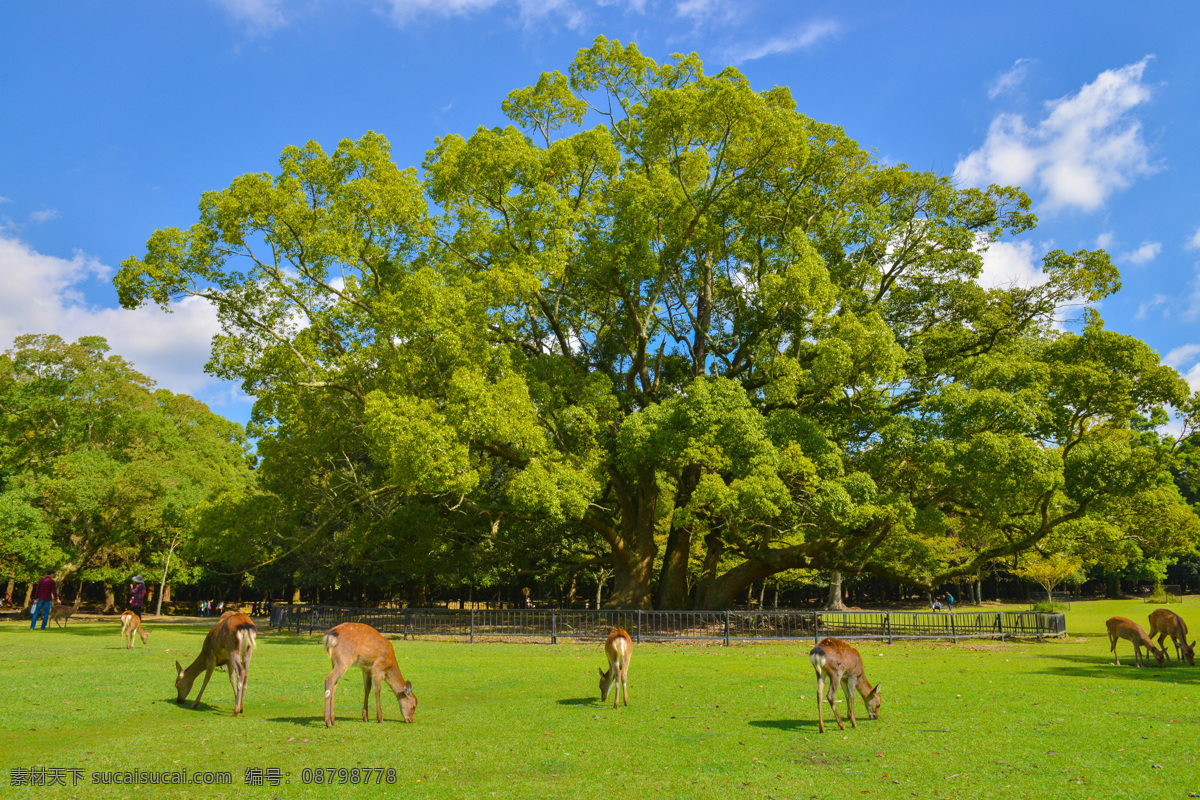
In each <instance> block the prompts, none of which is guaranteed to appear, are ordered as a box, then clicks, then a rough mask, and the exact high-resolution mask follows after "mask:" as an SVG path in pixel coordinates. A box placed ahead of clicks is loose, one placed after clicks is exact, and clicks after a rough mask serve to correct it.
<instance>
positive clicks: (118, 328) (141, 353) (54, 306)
mask: <svg viewBox="0 0 1200 800" xmlns="http://www.w3.org/2000/svg"><path fill="white" fill-rule="evenodd" d="M110 274H111V270H109V269H108V268H107V267H105V266H104V265H103V264H101V263H100V262H99V261H97V260H96V259H95V258H93V257H91V256H88V255H86V254H84V253H81V252H76V253H75V255H74V256H73V257H72V258H70V259H65V258H58V257H56V256H49V255H44V254H42V253H38V252H37V251H35V250H33V249H32V248H31V247H29V245H27V244H26V243H25V242H23V241H21V240H20V239H16V238H13V237H10V236H5V235H0V350H5V349H8V348H9V347H10V346H11V345H12V341H13V339H14V338H16V337H17V336H19V335H21V334H26V333H34V334H37V333H47V334H50V333H52V334H57V335H58V336H61V337H62V338H63V339H65V340H67V341H75V340H76V339H78V338H79V337H80V336H89V335H92V336H94V335H100V336H104V337H105V338H106V339H107V340H108V343H109V346H110V347H111V348H112V350H111V352H113V353H115V354H117V355H120V356H121V357H123V358H125V359H127V360H128V361H131V362H132V363H133V364H134V365H135V366H136V367H137V369H138V370H139V371H141V372H142V373H144V374H145V375H148V376H149V377H151V378H153V379H154V380H155V381H157V382H158V384H159V385H160V386H162V387H164V388H166V389H170V390H171V391H173V392H180V393H184V394H190V395H193V396H195V397H198V398H200V399H202V400H205V401H206V402H213V403H223V402H227V401H228V400H230V399H234V398H235V397H236V396H237V395H236V393H235V392H231V390H232V386H231V385H230V384H228V383H225V382H223V381H218V380H217V379H216V378H213V377H212V376H210V375H206V374H205V373H204V364H205V362H206V361H208V358H209V350H210V342H211V340H212V337H213V335H214V334H216V333H218V332H219V331H220V324H219V323H218V321H217V314H216V311H215V310H214V309H213V307H212V306H210V305H209V304H208V303H206V302H204V301H203V300H199V299H196V298H187V299H184V300H182V301H181V302H179V303H176V304H175V305H174V313H172V314H166V313H164V312H162V311H161V310H159V309H158V307H157V306H147V307H143V308H139V309H137V310H135V311H126V310H124V309H121V308H103V307H97V306H94V305H90V304H88V303H87V302H86V301H85V299H84V297H83V295H82V293H81V292H80V291H79V286H80V285H81V284H83V283H84V282H85V281H89V280H94V279H97V278H99V279H104V278H107V277H109V275H110ZM242 399H244V398H242Z"/></svg>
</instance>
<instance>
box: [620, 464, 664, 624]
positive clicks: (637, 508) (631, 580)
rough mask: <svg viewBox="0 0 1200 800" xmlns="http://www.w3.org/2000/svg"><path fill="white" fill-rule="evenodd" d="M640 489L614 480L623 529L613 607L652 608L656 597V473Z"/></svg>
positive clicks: (643, 479) (641, 484)
mask: <svg viewBox="0 0 1200 800" xmlns="http://www.w3.org/2000/svg"><path fill="white" fill-rule="evenodd" d="M647 472H648V473H649V474H648V475H645V476H642V477H641V478H640V480H639V481H638V483H637V485H636V486H633V487H627V486H625V485H624V484H622V483H621V481H620V480H616V481H614V485H615V486H616V487H617V498H618V502H619V504H620V506H621V528H620V531H619V532H618V535H617V537H616V538H615V540H614V541H612V542H611V544H612V545H613V560H612V565H613V591H612V595H611V596H610V597H609V598H608V605H609V607H610V608H652V607H653V606H652V603H653V602H654V597H653V594H652V589H653V584H654V557H655V555H657V553H658V546H657V545H656V544H655V542H654V527H655V522H657V515H658V498H659V489H658V479H657V476H656V475H655V474H654V472H653V471H652V470H647Z"/></svg>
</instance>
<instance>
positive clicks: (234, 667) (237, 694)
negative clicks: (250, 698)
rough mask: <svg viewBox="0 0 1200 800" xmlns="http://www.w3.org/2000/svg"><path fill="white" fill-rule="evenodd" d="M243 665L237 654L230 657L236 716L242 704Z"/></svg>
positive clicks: (230, 680) (230, 682) (230, 677)
mask: <svg viewBox="0 0 1200 800" xmlns="http://www.w3.org/2000/svg"><path fill="white" fill-rule="evenodd" d="M241 677H242V665H241V662H240V661H239V660H238V658H237V656H234V655H230V657H229V685H230V686H232V687H233V715H234V716H235V717H236V716H237V715H238V711H239V710H240V709H241V705H242V693H241V686H240V685H241Z"/></svg>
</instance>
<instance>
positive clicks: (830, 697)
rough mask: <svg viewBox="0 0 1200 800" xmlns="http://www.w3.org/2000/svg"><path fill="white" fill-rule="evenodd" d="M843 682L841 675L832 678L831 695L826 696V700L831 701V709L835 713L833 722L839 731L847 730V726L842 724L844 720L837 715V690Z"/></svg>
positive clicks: (830, 684)
mask: <svg viewBox="0 0 1200 800" xmlns="http://www.w3.org/2000/svg"><path fill="white" fill-rule="evenodd" d="M841 682H842V676H841V675H831V676H830V681H829V693H828V694H827V695H826V698H827V699H828V700H829V708H830V709H831V710H832V711H833V721H834V722H836V723H837V726H838V728H839V729H841V730H843V731H844V730H846V726H845V725H843V724H842V718H841V717H839V716H838V713H837V690H838V685H839V684H841Z"/></svg>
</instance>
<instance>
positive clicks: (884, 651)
mask: <svg viewBox="0 0 1200 800" xmlns="http://www.w3.org/2000/svg"><path fill="white" fill-rule="evenodd" d="M1198 607H1200V601H1198V600H1197V598H1189V599H1188V602H1187V603H1185V604H1184V605H1182V606H1178V605H1177V606H1172V608H1173V609H1175V610H1176V611H1178V612H1179V613H1181V615H1182V616H1183V617H1184V619H1185V620H1189V621H1190V622H1191V624H1192V628H1193V629H1195V630H1197V631H1200V612H1198V611H1196V609H1197V608H1198ZM1153 608H1155V606H1151V605H1146V604H1144V603H1142V602H1140V601H1096V602H1086V603H1074V604H1073V605H1072V608H1071V611H1070V612H1068V614H1067V620H1068V628H1069V629H1070V630H1071V633H1072V636H1071V638H1070V640H1068V641H1055V642H1044V643H1037V642H1029V643H1020V644H1014V643H1006V644H1003V645H1001V644H998V643H993V642H986V641H981V642H975V643H971V642H964V643H960V644H958V645H952V644H948V643H947V644H942V643H932V642H919V643H917V642H914V643H897V644H895V645H891V646H889V645H887V644H882V643H870V642H863V643H860V644H858V645H857V646H858V647H859V650H860V651H861V652H862V654H863V658H864V661H865V663H866V670H867V676H868V678H870V679H871V680H872V681H882V682H883V707H882V709H881V715H880V719H879V720H877V721H872V720H869V719H866V715H865V714H863V715H862V719H861V720H860V722H859V728H858V729H857V730H852V729H849V726H848V725H847V730H846V731H845V732H844V733H843V732H841V731H839V730H838V729H837V727H836V725H834V724H833V722H832V719H831V718H830V715H829V714H828V713H827V714H826V722H827V727H828V728H829V732H828V733H826V734H824V735H821V734H819V733H818V732H817V720H816V707H815V706H816V699H815V692H816V681H815V679H814V677H813V672H812V667H811V666H810V665H809V663H808V659H807V653H808V650H809V648H810V647H811V644H810V643H806V642H793V643H789V644H780V645H774V644H755V645H742V646H735V647H731V648H724V647H719V646H700V645H672V644H645V645H642V646H640V647H637V648H635V651H634V655H633V661H632V664H631V668H630V681H629V683H630V698H631V700H630V702H631V703H632V705H630V707H628V708H620V709H618V710H616V711H614V710H613V709H612V707H611V706H605V705H601V703H600V701H599V692H598V690H597V682H598V680H599V676H598V675H597V673H596V668H597V667H599V666H603V665H604V657H603V653H602V649H601V646H600V644H599V643H596V642H589V643H560V644H558V645H549V644H540V643H537V644H535V643H518V644H509V643H500V644H497V643H486V644H483V643H480V644H474V645H471V644H466V643H460V642H448V641H438V640H427V641H407V642H405V641H396V642H395V646H396V653H397V656H398V658H399V660H400V667H401V669H402V670H403V672H404V676H405V677H406V678H407V679H409V680H411V681H412V682H413V685H414V689H415V692H416V695H417V697H418V698H419V701H420V704H419V706H418V708H417V712H416V724H415V725H404V724H402V723H401V722H400V721H399V719H400V713H399V708H398V707H397V704H396V701H395V698H394V697H392V696H391V695H390V693H388V692H386V690H385V705H384V716H385V719H384V723H383V724H382V725H379V724H376V723H375V722H374V721H372V722H370V723H363V722H362V721H361V720H360V719H359V708H360V706H359V703H360V700H361V697H362V681H361V679H360V678H359V676H358V674H357V670H355V671H353V672H351V673H348V674H347V675H346V677H345V678H343V679H342V681H341V683H340V684H339V687H338V700H337V709H338V714H339V721H338V724H337V726H336V727H335V728H334V729H332V730H326V729H325V728H324V726H323V723H322V703H323V700H322V695H323V682H324V679H325V675H326V674H327V673H328V671H329V660H328V658H327V657H326V656H325V653H324V651H323V650H322V648H321V640H320V637H319V636H312V637H308V636H299V637H297V636H295V635H294V634H287V633H269V632H267V631H265V630H264V631H263V632H262V633H260V635H259V638H258V649H257V651H256V653H255V656H254V660H253V663H252V664H251V667H250V684H249V689H248V691H247V699H246V713H245V715H244V716H241V717H238V718H236V719H235V718H232V717H231V716H230V712H231V710H232V707H233V692H232V690H231V689H230V687H229V682H228V678H227V677H226V675H225V674H224V673H221V672H217V673H214V675H213V679H212V682H211V683H210V684H209V687H208V690H207V691H206V693H205V696H204V701H203V703H202V704H201V706H200V708H199V709H197V710H195V711H193V710H191V709H190V708H188V707H181V706H178V705H177V704H176V703H175V690H174V685H173V684H174V676H175V672H174V662H175V660H176V659H179V660H180V661H182V662H183V663H184V664H185V665H186V664H187V663H188V662H190V660H191V659H192V658H194V657H195V655H196V653H197V652H198V651H199V647H200V645H201V642H202V641H203V637H204V633H205V631H206V629H207V625H208V624H211V622H212V621H211V620H210V621H209V622H208V623H206V624H205V625H202V626H198V625H186V624H179V623H174V624H168V623H165V622H158V623H156V622H155V621H154V620H147V623H146V627H147V629H148V630H149V631H150V645H149V646H146V647H144V646H143V645H142V644H141V642H138V643H137V644H136V646H135V649H134V650H133V651H123V650H120V649H119V648H118V642H119V636H118V630H119V625H118V623H117V622H116V620H102V621H94V622H89V621H81V622H76V621H74V620H73V621H72V622H71V623H70V624H69V626H68V627H67V629H66V630H62V631H60V630H56V629H53V625H51V628H50V629H47V630H46V631H45V632H40V631H39V632H36V633H30V631H29V630H28V623H24V624H22V623H18V622H5V623H0V663H3V665H4V668H3V676H4V679H3V680H2V681H0V754H2V756H0V767H2V768H3V770H4V774H3V775H2V776H0V796H3V797H28V798H34V797H104V798H110V797H135V796H136V797H140V798H156V797H262V798H274V797H280V798H294V797H298V798H303V797H334V796H337V797H339V798H342V797H348V798H355V797H364V798H366V797H383V796H387V797H394V796H398V795H401V794H402V795H403V796H404V797H406V798H409V797H411V798H424V797H430V798H489V797H499V798H505V797H520V798H556V797H561V798H577V797H578V798H606V797H611V796H621V797H628V798H641V797H655V798H663V799H664V800H665V798H707V797H714V798H716V797H722V798H723V797H738V798H740V797H761V798H774V800H784V798H809V797H820V798H835V797H836V798H847V797H851V796H854V797H897V798H908V797H928V798H942V797H962V798H1006V797H1031V798H1077V797H1078V798H1086V797H1095V798H1123V797H1128V798H1139V800H1142V799H1145V798H1182V797H1188V796H1189V793H1196V792H1200V758H1198V756H1197V750H1198V749H1200V737H1198V735H1197V734H1198V733H1200V711H1198V706H1200V669H1196V668H1192V667H1187V666H1177V665H1174V664H1168V666H1167V667H1166V668H1165V669H1162V670H1159V669H1157V668H1150V669H1135V668H1134V667H1133V666H1132V662H1133V654H1132V649H1131V648H1130V646H1129V644H1128V643H1126V642H1122V643H1121V644H1120V645H1119V647H1120V648H1121V649H1120V651H1119V652H1120V655H1121V657H1122V662H1123V664H1125V665H1126V666H1121V667H1114V666H1111V656H1110V654H1109V651H1108V640H1107V637H1106V635H1105V633H1104V620H1105V619H1107V618H1108V617H1110V616H1112V615H1114V614H1120V615H1122V616H1127V617H1130V618H1132V619H1134V620H1135V621H1137V622H1140V623H1141V624H1142V625H1143V626H1145V625H1147V622H1146V615H1147V614H1148V613H1149V612H1150V611H1151V610H1152V609H1153ZM964 610H967V609H964ZM1168 644H1169V643H1168ZM199 683H200V681H197V688H198V686H199ZM193 691H194V690H193ZM193 696H194V694H193ZM372 704H373V701H372ZM857 707H858V708H859V710H860V711H861V709H862V705H861V702H860V703H859V704H858V706H857ZM842 708H844V706H842ZM843 713H844V711H843ZM372 715H373V708H372ZM372 719H373V716H372ZM28 767H60V768H78V769H81V770H82V775H83V779H84V782H83V783H81V784H80V785H79V786H76V787H74V788H71V787H70V786H68V787H67V788H62V787H55V788H48V787H47V788H43V787H21V786H11V785H10V782H11V775H12V770H13V769H14V768H28ZM316 767H333V768H341V767H345V768H351V767H360V768H362V767H377V768H385V769H386V768H392V769H395V771H396V773H395V775H396V784H395V785H394V786H391V787H389V786H387V785H375V784H374V783H372V784H371V785H369V786H364V785H358V786H346V787H330V786H316V785H304V784H303V783H302V777H303V770H304V769H305V768H316ZM247 768H261V769H268V768H274V769H279V770H281V771H282V772H283V773H285V774H286V776H287V779H288V780H289V781H290V783H289V784H287V785H286V786H279V787H271V786H262V787H253V786H246V785H245V784H244V775H245V772H246V770H247ZM133 769H145V770H181V769H182V770H187V771H188V772H189V773H191V772H195V771H199V770H222V771H229V772H231V773H232V775H233V783H232V785H230V786H226V787H218V786H209V787H195V786H189V787H161V786H157V787H147V786H142V787H137V788H131V787H122V786H92V785H90V784H89V783H87V782H89V781H90V780H91V777H90V776H91V774H92V773H93V772H97V771H102V770H120V771H123V770H133ZM65 777H66V778H67V783H68V784H69V783H70V776H69V773H68V774H67V775H66V776H65ZM1192 796H1195V795H1192Z"/></svg>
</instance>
